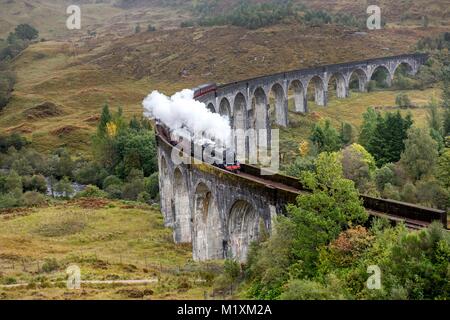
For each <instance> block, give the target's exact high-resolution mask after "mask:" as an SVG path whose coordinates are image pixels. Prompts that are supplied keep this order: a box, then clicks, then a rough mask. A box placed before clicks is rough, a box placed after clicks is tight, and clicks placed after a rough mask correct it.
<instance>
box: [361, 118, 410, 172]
mask: <svg viewBox="0 0 450 320" xmlns="http://www.w3.org/2000/svg"><path fill="white" fill-rule="evenodd" d="M411 125H412V118H411V115H410V114H408V115H407V116H406V117H405V118H403V117H402V116H401V114H400V112H396V113H386V114H385V115H384V117H383V116H381V115H380V114H378V116H377V124H376V127H375V130H374V132H373V136H372V137H371V138H370V140H369V143H368V145H367V146H365V147H366V149H367V151H369V153H371V154H372V155H373V156H374V158H375V160H376V162H377V165H378V166H383V165H384V164H386V163H389V162H397V161H398V160H400V155H401V153H402V152H403V150H404V149H405V144H404V140H405V139H406V137H407V132H408V130H409V128H410V127H411Z"/></svg>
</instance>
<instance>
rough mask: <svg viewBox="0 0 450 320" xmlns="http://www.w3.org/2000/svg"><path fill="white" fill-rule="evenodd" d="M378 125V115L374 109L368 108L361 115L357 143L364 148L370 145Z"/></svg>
mask: <svg viewBox="0 0 450 320" xmlns="http://www.w3.org/2000/svg"><path fill="white" fill-rule="evenodd" d="M377 123H378V114H377V112H376V111H375V109H374V108H368V109H367V111H366V112H364V113H363V123H362V125H361V131H360V133H359V139H358V142H359V144H360V145H362V146H363V147H364V148H366V149H367V147H368V146H369V144H370V141H371V140H372V138H373V135H374V133H375V129H376V127H377Z"/></svg>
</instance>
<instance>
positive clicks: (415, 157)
mask: <svg viewBox="0 0 450 320" xmlns="http://www.w3.org/2000/svg"><path fill="white" fill-rule="evenodd" d="M437 159H438V145H437V143H436V141H434V140H433V138H432V137H431V136H430V134H429V133H428V132H427V131H426V130H424V129H419V128H414V127H413V128H411V129H410V130H409V131H408V138H407V140H406V141H405V150H404V152H403V153H402V155H401V160H400V161H401V164H402V165H403V166H404V168H405V169H406V171H407V172H408V173H409V175H410V176H411V178H413V179H415V180H420V179H422V178H423V177H425V176H427V175H429V174H430V173H431V172H432V170H433V168H434V166H435V165H436V162H437Z"/></svg>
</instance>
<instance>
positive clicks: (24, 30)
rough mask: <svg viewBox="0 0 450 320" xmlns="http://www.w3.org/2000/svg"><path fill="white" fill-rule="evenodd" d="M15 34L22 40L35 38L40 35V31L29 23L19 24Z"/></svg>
mask: <svg viewBox="0 0 450 320" xmlns="http://www.w3.org/2000/svg"><path fill="white" fill-rule="evenodd" d="M15 35H16V36H17V37H18V38H19V39H22V40H33V39H36V38H37V37H38V36H39V31H37V30H36V29H35V28H34V27H32V26H30V25H29V24H19V25H18V26H17V27H16V29H15Z"/></svg>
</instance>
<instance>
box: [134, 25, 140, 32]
mask: <svg viewBox="0 0 450 320" xmlns="http://www.w3.org/2000/svg"><path fill="white" fill-rule="evenodd" d="M139 32H141V25H140V24H139V23H138V24H137V25H136V27H135V28H134V33H139Z"/></svg>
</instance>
